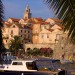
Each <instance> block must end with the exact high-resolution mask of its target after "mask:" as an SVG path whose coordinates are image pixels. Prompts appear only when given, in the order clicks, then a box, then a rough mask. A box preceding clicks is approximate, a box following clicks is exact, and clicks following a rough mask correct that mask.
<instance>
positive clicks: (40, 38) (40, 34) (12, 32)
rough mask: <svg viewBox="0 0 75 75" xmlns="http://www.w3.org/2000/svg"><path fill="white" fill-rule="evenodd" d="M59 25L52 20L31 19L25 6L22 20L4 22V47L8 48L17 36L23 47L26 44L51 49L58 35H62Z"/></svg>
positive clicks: (58, 22) (56, 21)
mask: <svg viewBox="0 0 75 75" xmlns="http://www.w3.org/2000/svg"><path fill="white" fill-rule="evenodd" d="M60 23H61V20H58V19H54V18H48V19H47V20H44V19H42V18H33V17H32V16H31V12H30V8H29V6H28V5H27V7H26V10H25V12H24V17H23V18H21V19H16V18H8V20H7V22H4V28H3V42H4V45H5V46H6V48H8V43H9V42H10V40H11V39H13V37H14V36H19V37H21V39H22V43H23V44H24V45H25V47H28V44H29V47H31V46H32V45H35V46H36V47H38V46H40V47H46V46H48V44H49V47H50V46H52V48H53V47H54V45H55V43H56V41H57V40H59V37H60V35H63V26H62V25H61V24H60ZM37 44H38V46H37ZM30 45H31V46H30ZM42 45H43V46H42ZM33 47H34V46H33ZM25 49H26V48H25ZM53 49H54V48H53Z"/></svg>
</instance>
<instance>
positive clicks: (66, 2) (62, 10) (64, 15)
mask: <svg viewBox="0 0 75 75" xmlns="http://www.w3.org/2000/svg"><path fill="white" fill-rule="evenodd" d="M44 2H45V3H46V4H47V5H48V7H49V8H52V9H53V11H54V12H55V15H56V16H57V17H58V18H59V19H62V20H63V25H64V27H65V28H64V30H65V31H69V33H68V36H69V38H70V40H71V42H72V43H73V44H75V0H44Z"/></svg>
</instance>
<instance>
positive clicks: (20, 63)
mask: <svg viewBox="0 0 75 75" xmlns="http://www.w3.org/2000/svg"><path fill="white" fill-rule="evenodd" d="M12 65H23V64H22V62H13V63H12Z"/></svg>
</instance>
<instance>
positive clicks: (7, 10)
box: [2, 0, 54, 19]
mask: <svg viewBox="0 0 75 75" xmlns="http://www.w3.org/2000/svg"><path fill="white" fill-rule="evenodd" d="M2 2H3V5H4V15H5V19H8V18H9V17H12V18H23V14H24V11H25V8H26V5H27V4H29V6H30V9H31V13H32V17H41V18H44V19H47V18H49V17H50V18H53V17H54V14H53V12H52V10H49V8H48V7H47V5H46V4H44V2H43V0H2Z"/></svg>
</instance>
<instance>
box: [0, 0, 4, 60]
mask: <svg viewBox="0 0 75 75" xmlns="http://www.w3.org/2000/svg"><path fill="white" fill-rule="evenodd" d="M3 12H4V11H3V3H2V1H1V0H0V60H1V53H2V50H3V49H2V48H3V40H2V27H3V23H2V22H3V19H4V16H3Z"/></svg>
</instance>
